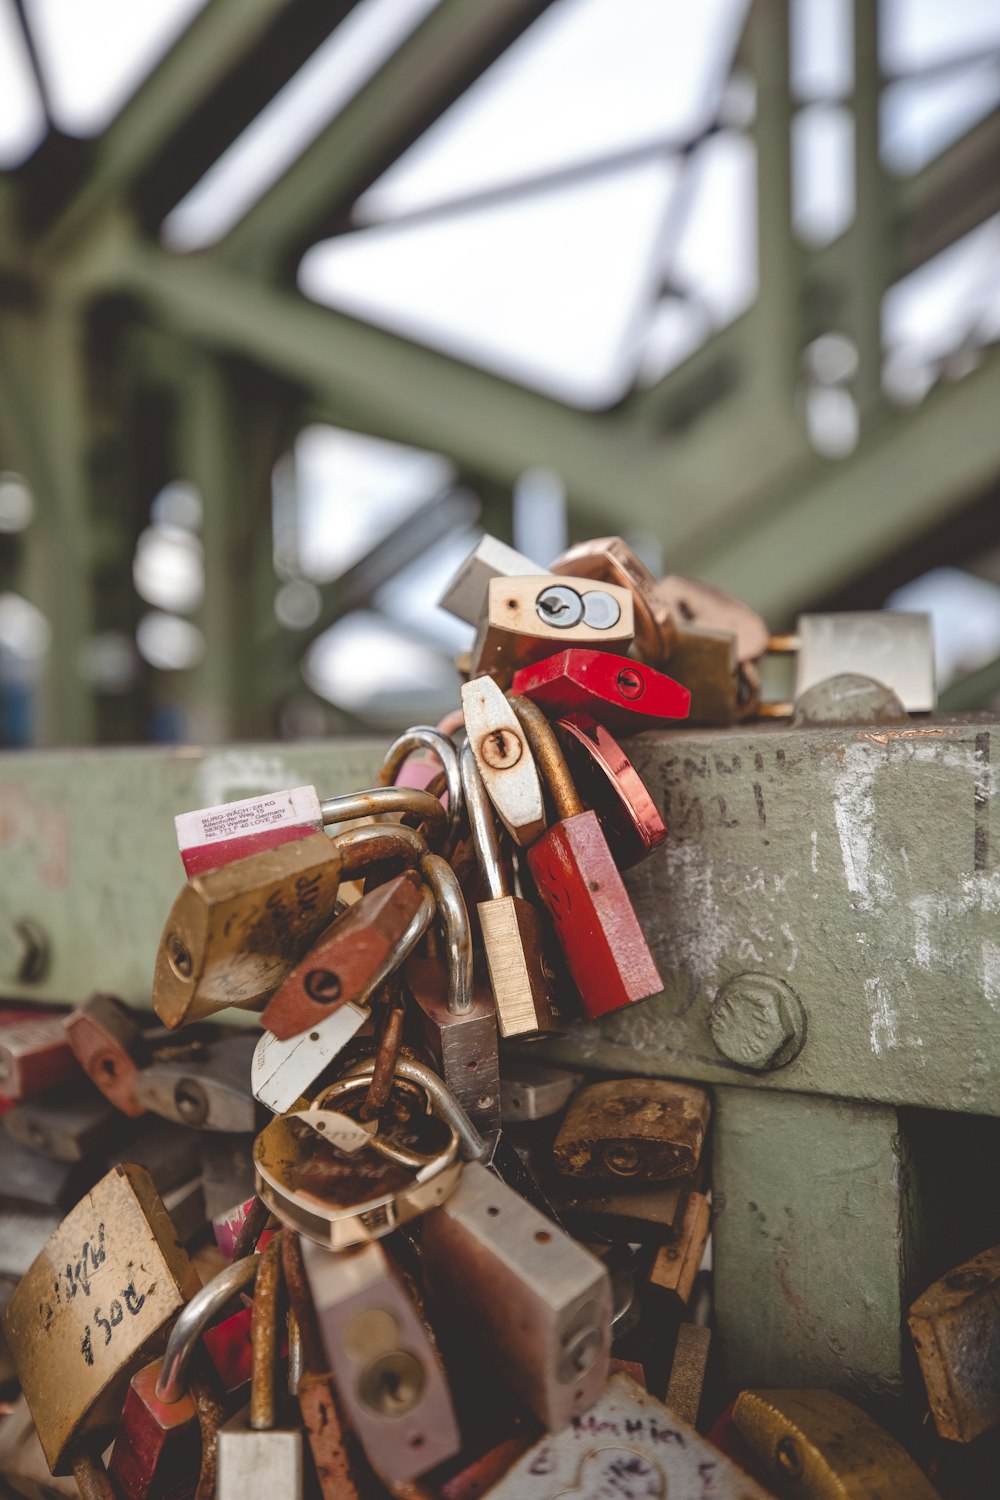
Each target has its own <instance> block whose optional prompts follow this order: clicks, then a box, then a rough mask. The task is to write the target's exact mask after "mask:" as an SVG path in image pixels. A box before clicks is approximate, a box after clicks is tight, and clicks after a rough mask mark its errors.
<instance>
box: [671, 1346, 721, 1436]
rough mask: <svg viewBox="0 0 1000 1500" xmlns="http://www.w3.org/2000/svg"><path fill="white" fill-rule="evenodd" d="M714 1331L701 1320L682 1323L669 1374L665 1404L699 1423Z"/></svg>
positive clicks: (694, 1425) (692, 1422) (681, 1415)
mask: <svg viewBox="0 0 1000 1500" xmlns="http://www.w3.org/2000/svg"><path fill="white" fill-rule="evenodd" d="M711 1344H712V1331H711V1329H710V1328H706V1327H705V1326H704V1325H703V1324H701V1323H681V1324H680V1325H679V1326H678V1329H677V1339H676V1342H675V1344H674V1356H673V1359H672V1360H671V1362H670V1378H669V1380H668V1381H667V1394H666V1395H665V1396H664V1398H663V1404H664V1406H665V1407H666V1408H667V1410H668V1411H672V1412H673V1413H674V1416H676V1417H681V1418H682V1419H683V1420H684V1421H685V1422H690V1424H691V1426H692V1427H696V1426H697V1425H698V1412H699V1410H700V1409H701V1397H702V1391H703V1390H704V1388H705V1374H706V1371H707V1369H708V1355H709V1350H710V1348H711Z"/></svg>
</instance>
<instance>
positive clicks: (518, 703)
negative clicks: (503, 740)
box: [507, 694, 584, 821]
mask: <svg viewBox="0 0 1000 1500" xmlns="http://www.w3.org/2000/svg"><path fill="white" fill-rule="evenodd" d="M507 702H508V703H509V704H510V706H511V708H512V709H513V710H514V712H515V713H516V714H517V717H518V722H519V723H520V725H521V728H522V729H523V730H524V734H525V738H526V739H527V741H528V744H529V746H530V748H531V753H532V755H533V756H534V757H535V764H536V765H537V767H538V769H539V771H540V772H541V775H542V778H543V780H544V782H545V785H546V786H547V787H548V789H549V793H550V795H551V797H552V801H553V803H554V804H555V809H556V812H557V814H558V816H559V819H560V821H564V820H565V819H566V818H575V817H576V816H577V815H578V814H579V813H582V812H583V811H584V806H583V801H582V800H581V797H580V793H579V792H578V791H577V789H576V786H575V785H574V782H573V777H572V776H571V775H570V769H569V766H568V764H567V762H566V757H565V755H564V754H563V752H562V749H561V747H560V744H559V741H558V740H557V739H556V732H555V730H554V729H553V728H552V725H551V724H550V723H549V721H548V719H547V718H546V717H545V715H544V714H543V713H542V710H541V709H540V708H539V707H538V704H537V703H532V701H531V699H530V698H521V697H518V696H515V695H510V694H509V695H508V697H507Z"/></svg>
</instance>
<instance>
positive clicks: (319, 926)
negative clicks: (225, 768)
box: [153, 833, 341, 1027]
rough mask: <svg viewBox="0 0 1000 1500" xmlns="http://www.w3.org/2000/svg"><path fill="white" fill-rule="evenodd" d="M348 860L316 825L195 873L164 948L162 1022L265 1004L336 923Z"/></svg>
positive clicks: (156, 989)
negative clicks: (342, 873) (281, 841)
mask: <svg viewBox="0 0 1000 1500" xmlns="http://www.w3.org/2000/svg"><path fill="white" fill-rule="evenodd" d="M340 868H341V860H340V855H339V854H338V853H337V851H336V849H334V848H332V847H331V843H330V840H329V838H327V836H326V834H325V833H313V834H310V835H309V836H308V838H303V839H296V840H295V841H294V842H292V843H289V844H282V845H281V846H280V847H279V848H277V849H265V850H263V851H262V852H260V853H258V854H251V855H249V856H248V857H247V858H246V859H237V860H234V861H233V862H232V864H228V865H220V866H219V868H218V869H215V870H209V871H208V872H207V873H206V874H204V875H198V876H195V878H194V879H193V880H189V881H188V883H187V885H186V886H184V888H183V890H182V891H181V893H180V895H179V896H178V897H177V900H176V901H175V902H174V904H173V908H172V910H171V912H170V915H169V917H168V918H167V922H166V926H165V927H164V929H163V936H162V937H161V938H160V946H159V950H158V952H157V955H156V969H155V972H154V975H153V1009H154V1010H155V1011H156V1014H157V1015H158V1016H159V1018H160V1020H161V1021H162V1022H163V1023H164V1025H165V1026H170V1027H175V1026H181V1025H183V1024H184V1023H185V1022H187V1021H197V1020H200V1019H201V1018H202V1017H203V1016H209V1015H212V1014H213V1013H214V1012H215V1011H217V1010H226V1009H227V1008H228V1007H229V1006H230V1005H236V1006H240V1007H241V1008H243V1009H245V1010H254V1009H259V1008H260V1006H261V1004H262V1003H263V1001H264V1000H265V999H266V998H267V996H268V995H269V994H270V993H271V991H272V990H273V989H275V988H276V987H277V986H278V985H279V984H280V983H281V981H282V980H283V979H284V977H285V975H286V974H287V973H288V972H289V971H290V970H291V969H292V968H293V967H294V965H295V964H296V963H297V962H298V960H299V959H300V958H301V957H302V955H303V953H304V952H305V951H306V949H307V948H308V947H309V946H310V944H311V943H312V942H313V941H314V940H315V938H317V937H318V936H319V934H320V933H321V932H322V931H323V929H324V928H325V927H328V926H329V925H330V923H331V922H332V921H333V917H334V907H335V903H336V900H337V888H338V885H339V883H340Z"/></svg>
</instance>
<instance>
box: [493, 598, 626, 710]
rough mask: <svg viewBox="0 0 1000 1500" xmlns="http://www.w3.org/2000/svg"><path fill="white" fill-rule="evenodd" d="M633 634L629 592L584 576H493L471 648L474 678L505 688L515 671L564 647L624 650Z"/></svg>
mask: <svg viewBox="0 0 1000 1500" xmlns="http://www.w3.org/2000/svg"><path fill="white" fill-rule="evenodd" d="M634 635H635V610H634V606H633V602H632V593H631V591H630V590H629V589H623V588H619V587H618V586H617V585H615V584H612V583H594V582H593V581H592V580H591V579H589V578H575V577H558V578H557V577H553V575H552V574H550V573H544V574H538V575H536V576H535V577H527V578H494V579H493V580H492V581H491V583H490V585H489V592H488V602H487V611H486V616H485V618H484V619H483V622H482V624H481V625H480V628H479V632H478V634H477V636H476V640H475V643H474V645H473V647H472V657H471V661H470V668H471V674H470V675H472V676H473V677H479V676H483V675H485V676H488V677H492V678H494V679H495V680H496V681H497V682H498V683H499V684H500V686H501V687H504V688H506V687H509V686H510V681H511V678H512V676H513V674H514V672H515V671H516V670H517V668H518V667H523V666H527V665H528V663H529V662H533V661H538V660H539V659H540V658H541V657H543V656H551V655H552V653H553V651H561V650H562V649H563V648H564V647H565V646H574V645H576V646H590V647H593V648H595V649H597V650H606V651H624V650H625V649H626V648H627V647H628V646H629V645H630V644H631V641H632V637H633V636H634Z"/></svg>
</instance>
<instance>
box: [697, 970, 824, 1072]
mask: <svg viewBox="0 0 1000 1500" xmlns="http://www.w3.org/2000/svg"><path fill="white" fill-rule="evenodd" d="M708 1028H709V1030H710V1031H711V1033H712V1040H713V1041H714V1043H715V1045H716V1047H717V1048H718V1050H719V1051H720V1052H721V1053H722V1056H723V1057H725V1058H727V1059H728V1060H729V1061H730V1062H734V1063H738V1064H739V1066H740V1067H741V1068H752V1069H753V1070H754V1071H755V1072H759V1073H764V1072H769V1071H770V1070H772V1069H773V1068H782V1067H784V1065H785V1064H786V1063H788V1062H791V1060H792V1058H793V1057H795V1056H796V1055H797V1054H798V1052H799V1050H800V1048H801V1046H802V1043H803V1042H804V1041H805V1031H806V1017H805V1011H804V1010H803V1008H802V1002H801V1001H800V1000H799V997H798V996H797V995H796V993H795V991H794V990H793V989H792V988H791V986H790V985H788V984H786V983H785V981H784V980H783V979H775V978H773V977H772V976H771V975H770V974H737V975H736V976H735V977H734V978H732V979H730V980H727V982H726V983H725V984H724V985H723V986H722V988H721V990H719V993H718V994H717V995H716V997H715V999H714V1000H713V1002H712V1005H711V1008H710V1010H709V1013H708Z"/></svg>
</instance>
